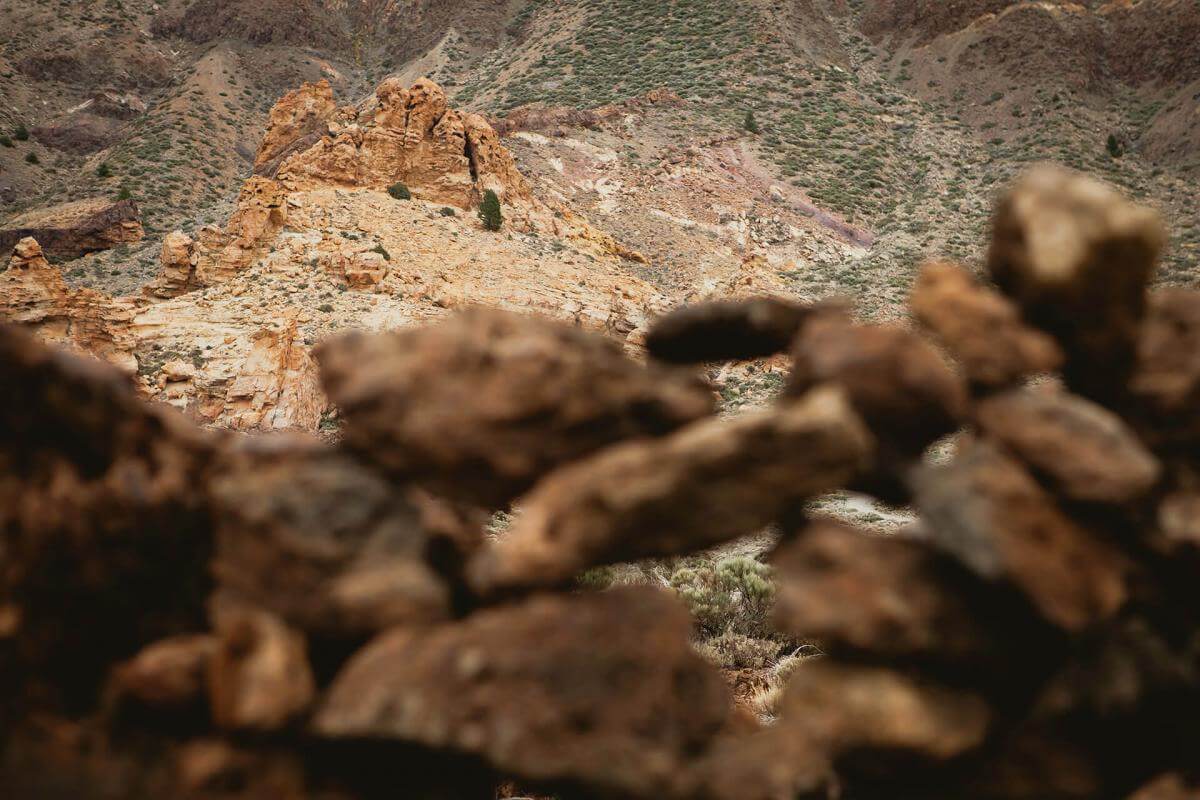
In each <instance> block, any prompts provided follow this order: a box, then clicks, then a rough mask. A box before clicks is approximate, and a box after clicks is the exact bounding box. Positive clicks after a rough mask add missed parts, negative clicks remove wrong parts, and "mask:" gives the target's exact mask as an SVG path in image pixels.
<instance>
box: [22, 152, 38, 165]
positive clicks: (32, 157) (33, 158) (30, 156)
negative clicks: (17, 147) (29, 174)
mask: <svg viewBox="0 0 1200 800" xmlns="http://www.w3.org/2000/svg"><path fill="white" fill-rule="evenodd" d="M25 161H26V162H27V163H30V164H38V163H41V162H40V159H39V158H38V155H37V153H27V154H26V156H25Z"/></svg>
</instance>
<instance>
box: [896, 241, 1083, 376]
mask: <svg viewBox="0 0 1200 800" xmlns="http://www.w3.org/2000/svg"><path fill="white" fill-rule="evenodd" d="M912 311H913V315H914V316H915V317H916V318H917V319H918V320H920V322H921V324H922V325H924V326H925V327H926V328H928V329H929V330H930V331H931V332H932V333H933V334H934V335H935V336H937V338H938V339H939V340H940V341H941V343H942V344H943V345H945V346H946V348H947V349H948V350H949V351H950V352H951V353H952V354H953V355H954V357H955V358H956V359H957V360H958V362H959V363H960V364H961V365H962V369H963V373H964V374H965V375H966V377H967V379H968V380H969V381H970V382H971V384H972V385H974V386H977V387H979V388H982V389H998V388H1004V387H1007V386H1011V385H1013V384H1016V383H1018V382H1020V381H1021V380H1022V379H1023V378H1026V377H1028V376H1030V375H1033V374H1036V373H1041V372H1053V371H1055V370H1057V369H1058V368H1059V367H1060V366H1061V365H1062V360H1063V355H1062V351H1061V350H1060V349H1059V347H1058V344H1057V343H1055V341H1054V340H1053V339H1052V338H1050V337H1049V336H1048V335H1046V334H1045V333H1042V332H1041V331H1038V330H1036V329H1034V328H1031V327H1029V326H1028V325H1026V324H1025V323H1023V322H1022V321H1021V315H1020V312H1019V311H1018V309H1017V308H1016V306H1014V305H1013V304H1012V303H1011V302H1010V301H1009V300H1008V299H1007V298H1005V297H1004V296H1003V295H1001V294H1000V293H999V292H995V291H993V290H991V289H988V288H985V287H983V286H981V285H979V283H978V282H977V281H976V280H975V279H974V278H973V277H972V276H971V274H970V273H969V272H967V271H966V270H965V269H963V268H961V267H959V266H957V265H955V264H950V263H948V262H934V263H930V264H926V265H925V266H924V267H923V268H922V269H921V274H920V276H919V277H918V278H917V283H916V285H915V286H914V287H913V294H912Z"/></svg>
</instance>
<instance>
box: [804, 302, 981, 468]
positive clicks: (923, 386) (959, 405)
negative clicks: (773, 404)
mask: <svg viewBox="0 0 1200 800" xmlns="http://www.w3.org/2000/svg"><path fill="white" fill-rule="evenodd" d="M792 355H793V359H794V370H793V372H792V377H791V382H790V384H789V386H788V388H787V394H788V395H789V396H797V395H803V394H804V393H805V392H807V391H809V390H810V389H812V387H814V386H818V385H821V384H825V383H828V384H832V385H834V386H837V387H839V388H840V389H842V390H843V391H844V392H845V393H846V397H847V398H848V399H849V401H850V404H851V405H852V406H853V407H854V409H855V411H857V412H858V413H859V414H860V415H861V416H862V418H863V421H865V422H866V423H867V427H868V428H870V429H871V431H872V433H874V434H875V435H876V437H877V438H878V439H879V441H880V445H881V446H882V447H885V448H887V449H888V450H894V451H895V453H896V454H898V455H899V456H901V457H905V458H912V457H915V456H917V455H919V454H920V453H921V451H922V450H924V449H925V448H926V447H927V446H928V445H930V444H932V443H933V441H934V440H935V439H937V438H938V437H940V436H943V435H945V434H947V433H950V432H952V431H953V430H954V429H955V428H957V427H958V425H959V422H960V421H961V419H962V417H963V414H964V412H965V409H966V390H965V387H964V386H963V381H962V379H961V378H960V377H959V376H957V375H955V374H954V372H953V371H951V369H950V368H949V367H948V366H947V365H946V363H945V362H944V361H943V360H942V358H941V356H939V355H938V353H937V351H936V350H934V349H933V347H932V346H931V345H930V344H929V343H928V342H926V341H925V340H923V339H921V338H920V337H919V336H917V335H916V334H915V333H913V332H911V331H908V330H905V329H904V328H901V327H899V326H887V325H872V326H867V325H855V324H853V323H852V322H851V321H850V319H849V318H848V317H846V316H843V315H842V314H841V313H838V312H836V311H830V312H826V313H821V314H817V315H815V316H814V317H813V318H812V319H810V320H809V321H808V322H806V323H805V324H804V326H803V327H802V328H801V329H800V334H799V336H798V337H797V338H796V341H795V344H794V346H793V348H792Z"/></svg>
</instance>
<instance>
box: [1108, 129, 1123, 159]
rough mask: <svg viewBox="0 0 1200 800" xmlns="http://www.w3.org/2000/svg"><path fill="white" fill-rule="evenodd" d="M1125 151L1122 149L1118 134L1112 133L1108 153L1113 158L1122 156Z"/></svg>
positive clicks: (1109, 136) (1109, 137)
mask: <svg viewBox="0 0 1200 800" xmlns="http://www.w3.org/2000/svg"><path fill="white" fill-rule="evenodd" d="M1124 153H1125V151H1124V150H1122V149H1121V143H1120V142H1118V141H1117V135H1116V134H1115V133H1110V134H1109V135H1108V154H1109V155H1110V156H1112V157H1113V158H1120V157H1121V156H1122V155H1124Z"/></svg>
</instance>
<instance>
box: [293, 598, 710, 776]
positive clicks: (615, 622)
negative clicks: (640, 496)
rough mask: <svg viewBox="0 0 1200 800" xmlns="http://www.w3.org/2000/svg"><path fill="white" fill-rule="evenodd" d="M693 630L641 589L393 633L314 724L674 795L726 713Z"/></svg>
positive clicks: (341, 678) (357, 664) (510, 767)
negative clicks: (691, 639)
mask: <svg viewBox="0 0 1200 800" xmlns="http://www.w3.org/2000/svg"><path fill="white" fill-rule="evenodd" d="M689 628H690V622H689V619H688V616H687V613H686V611H685V610H684V608H683V607H682V606H681V605H679V604H678V602H677V601H675V600H673V599H672V598H670V597H669V596H667V595H666V594H663V593H661V592H659V591H657V590H654V589H650V588H647V587H639V588H627V589H620V590H614V591H609V592H602V593H584V594H575V595H562V596H558V597H534V598H532V599H530V600H527V601H525V602H523V603H521V604H520V605H516V606H511V607H505V608H498V609H494V610H489V611H483V612H480V613H478V614H476V615H474V616H472V617H470V618H468V619H467V620H465V621H464V622H462V623H459V624H457V625H454V626H446V627H443V628H434V629H432V630H428V631H410V630H404V629H401V630H397V631H395V632H392V633H389V634H387V635H385V636H383V637H381V638H380V639H378V640H376V641H375V642H373V643H372V644H371V645H369V646H368V647H366V648H365V649H364V650H362V651H361V652H360V653H358V654H357V655H356V656H355V657H354V658H353V659H352V660H351V661H350V663H349V664H348V665H347V666H346V667H345V669H343V671H342V672H341V674H340V675H338V677H337V679H336V680H335V681H334V683H333V686H332V687H331V688H330V690H329V693H328V696H327V697H326V698H325V700H324V701H323V703H322V705H321V707H320V709H319V710H318V712H317V714H316V717H315V720H314V723H313V724H314V727H315V729H316V731H317V732H318V733H319V734H321V735H323V736H329V737H337V738H351V739H361V738H370V739H376V740H378V739H398V740H402V741H409V742H419V743H421V744H424V745H428V746H430V747H438V748H449V749H452V750H460V751H466V752H470V753H476V754H479V755H482V756H484V757H485V758H487V759H488V760H489V761H490V762H491V763H492V764H494V765H495V766H497V767H499V768H500V769H502V770H504V771H505V772H508V773H511V774H513V775H516V776H520V777H521V778H524V779H527V780H531V781H535V782H538V783H546V784H560V785H571V784H577V783H578V784H585V785H590V786H594V787H597V788H600V789H602V790H607V791H609V792H611V793H618V794H621V793H624V794H628V795H631V796H636V797H654V796H661V795H659V793H662V795H668V796H669V794H668V793H669V789H670V787H671V786H672V784H673V782H674V781H675V780H676V776H677V775H678V774H679V773H680V772H681V771H682V768H683V765H684V764H685V763H686V762H687V760H688V759H689V758H690V756H691V755H692V754H694V753H697V752H699V751H700V750H702V749H703V748H704V747H705V746H706V745H707V744H708V743H709V742H710V741H711V740H712V738H713V737H714V736H715V735H716V734H717V733H718V732H719V731H720V729H721V728H722V726H723V725H724V724H725V721H726V717H727V715H728V713H729V693H728V689H727V688H726V687H725V685H724V684H723V682H722V680H721V678H720V675H719V674H718V673H717V671H716V670H715V669H714V668H713V667H711V666H709V665H708V664H706V663H705V662H703V661H702V660H700V658H699V657H698V656H697V655H695V653H693V652H692V650H691V648H690V646H689V645H688V635H689ZM600 643H603V646H598V644H600Z"/></svg>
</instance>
